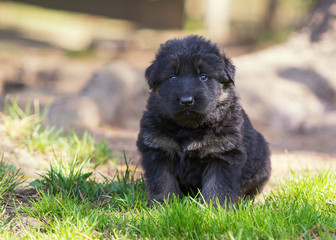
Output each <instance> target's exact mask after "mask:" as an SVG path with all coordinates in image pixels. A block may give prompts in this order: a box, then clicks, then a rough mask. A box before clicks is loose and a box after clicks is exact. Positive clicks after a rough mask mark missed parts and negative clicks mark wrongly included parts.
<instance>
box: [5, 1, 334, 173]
mask: <svg viewBox="0 0 336 240" xmlns="http://www.w3.org/2000/svg"><path fill="white" fill-rule="evenodd" d="M335 19H336V1H335V0H281V1H280V0H235V1H233V0H169V1H168V0H110V1H107V0H97V1H88V0H82V1H80V3H79V2H78V1H74V0H67V1H65V0H58V1H45V0H21V1H19V0H18V1H0V93H1V99H0V102H1V105H0V106H1V111H2V110H3V103H4V99H5V97H6V96H12V97H13V96H19V98H18V99H19V102H20V104H21V105H22V106H25V104H26V103H27V102H28V101H29V100H32V99H38V100H39V102H40V104H41V105H42V106H44V105H48V106H50V110H49V115H48V118H47V123H46V124H51V125H56V126H58V127H62V128H65V129H66V128H74V129H76V130H78V131H79V132H81V131H89V132H91V133H92V134H93V135H94V136H95V137H96V138H97V139H106V140H107V141H108V144H109V146H110V147H111V148H112V149H113V150H114V151H116V152H118V151H119V152H122V151H124V150H125V151H126V153H127V154H128V155H129V156H130V157H132V158H134V159H135V160H138V154H137V152H136V147H135V140H136V137H137V132H138V127H139V119H140V117H141V114H142V112H143V110H144V108H145V104H146V98H147V95H148V89H147V86H146V83H145V80H144V70H145V68H146V67H147V66H148V65H149V64H150V62H151V61H152V60H153V58H154V56H155V52H156V50H157V49H158V48H159V46H160V43H163V42H165V41H166V40H168V39H170V38H179V37H183V36H186V35H189V34H198V35H202V36H204V37H205V38H207V39H211V40H212V41H214V42H217V43H218V45H219V46H220V48H221V49H222V50H223V51H225V52H226V53H227V54H228V55H229V56H231V57H232V58H233V62H234V64H235V66H236V67H237V75H236V86H237V88H238V92H239V95H240V97H241V102H242V105H243V107H244V108H245V109H246V111H247V113H248V114H249V116H250V117H251V120H252V122H253V124H254V125H255V127H256V128H257V129H258V130H259V131H260V132H262V133H263V134H264V135H265V137H266V139H267V140H268V141H269V143H270V146H271V148H272V151H273V157H272V158H273V159H272V160H273V164H274V166H273V168H274V174H279V175H281V174H285V173H287V172H288V171H289V170H288V169H289V168H297V169H301V168H304V167H305V166H307V165H308V166H310V167H311V168H316V169H318V168H320V167H322V166H325V165H326V164H333V166H335V160H336V140H335V139H336V75H335V68H336V31H335V29H336V20H335ZM0 148H1V146H0Z"/></svg>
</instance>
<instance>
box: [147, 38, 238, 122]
mask: <svg viewBox="0 0 336 240" xmlns="http://www.w3.org/2000/svg"><path fill="white" fill-rule="evenodd" d="M233 77H234V66H233V65H232V64H231V62H230V60H229V59H228V58H227V57H225V56H224V55H222V54H221V53H220V52H219V50H218V47H217V46H216V45H214V44H212V43H210V42H209V41H206V40H204V39H203V38H201V37H197V36H191V37H187V38H185V39H182V40H170V41H168V42H166V43H165V44H163V45H162V46H161V48H160V50H159V52H158V53H157V55H156V58H155V60H154V62H153V64H152V65H151V66H149V67H148V68H147V70H146V78H147V81H148V84H149V86H150V88H151V90H152V93H151V95H152V96H151V97H152V99H153V100H152V102H151V103H152V104H153V105H154V108H155V110H156V111H158V112H159V114H160V115H161V116H163V117H165V118H167V119H170V120H172V121H175V122H176V123H177V124H179V125H181V126H184V127H196V126H197V125H199V124H200V123H202V122H204V121H205V120H206V117H207V116H208V115H209V114H210V113H211V112H212V111H214V109H215V108H216V106H217V105H218V104H220V103H221V102H223V101H225V99H226V94H227V92H226V89H227V88H228V87H230V85H232V84H233Z"/></svg>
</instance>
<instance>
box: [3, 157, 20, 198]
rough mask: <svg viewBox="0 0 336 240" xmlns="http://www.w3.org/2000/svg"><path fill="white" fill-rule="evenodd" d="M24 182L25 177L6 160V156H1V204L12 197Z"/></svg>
mask: <svg viewBox="0 0 336 240" xmlns="http://www.w3.org/2000/svg"><path fill="white" fill-rule="evenodd" d="M22 182H23V176H22V175H21V174H20V171H19V170H16V169H15V168H14V167H13V166H12V165H10V164H9V163H8V162H7V161H6V160H5V158H4V154H3V153H2V155H1V156H0V204H2V202H3V201H4V200H8V199H10V198H11V197H12V195H13V193H14V190H15V188H17V187H18V186H19V185H20V184H21V183H22Z"/></svg>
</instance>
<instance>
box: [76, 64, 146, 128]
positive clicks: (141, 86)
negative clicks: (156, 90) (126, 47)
mask: <svg viewBox="0 0 336 240" xmlns="http://www.w3.org/2000/svg"><path fill="white" fill-rule="evenodd" d="M143 75H144V74H143V73H142V72H139V71H137V70H135V69H133V68H132V67H130V66H129V65H128V64H127V63H125V62H122V61H117V62H113V63H111V64H109V65H107V66H106V67H104V68H103V69H101V70H99V71H97V72H96V73H95V74H93V77H92V78H91V79H90V81H89V82H88V84H87V85H86V86H85V87H84V88H83V90H82V91H81V93H80V94H81V95H82V96H86V97H88V98H90V99H92V100H93V101H94V102H95V103H96V104H97V106H98V108H99V112H100V114H101V116H102V123H105V124H112V125H117V126H120V127H127V128H137V127H138V125H139V119H140V117H141V113H142V111H143V110H144V109H145V103H146V98H147V94H148V91H147V86H146V82H145V80H144V77H143Z"/></svg>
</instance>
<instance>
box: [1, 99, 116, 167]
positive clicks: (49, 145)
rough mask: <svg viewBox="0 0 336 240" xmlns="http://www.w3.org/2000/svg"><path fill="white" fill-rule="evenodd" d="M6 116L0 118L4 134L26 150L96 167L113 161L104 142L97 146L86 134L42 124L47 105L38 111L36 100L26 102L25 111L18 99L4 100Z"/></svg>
mask: <svg viewBox="0 0 336 240" xmlns="http://www.w3.org/2000/svg"><path fill="white" fill-rule="evenodd" d="M4 109H5V110H4V112H5V114H4V115H3V116H2V118H1V119H0V120H1V122H2V123H3V125H4V128H5V132H6V134H7V135H8V136H9V137H10V138H11V139H13V140H15V141H16V142H17V143H20V144H23V145H24V146H25V147H26V148H27V149H28V150H29V151H38V152H41V153H49V154H51V155H55V154H56V155H60V156H63V155H70V156H75V155H76V157H77V159H79V160H81V161H82V162H83V161H86V160H88V159H91V160H92V162H94V163H96V164H99V163H105V162H107V161H109V160H112V159H113V158H114V155H113V152H112V150H111V149H110V148H109V147H108V146H107V142H106V141H104V140H103V141H101V142H99V143H96V142H95V139H94V138H93V137H92V136H91V135H90V134H89V133H87V132H85V133H84V134H83V135H82V136H81V137H79V136H78V135H77V134H76V133H75V132H70V133H69V132H68V133H65V132H64V131H63V130H62V129H57V128H55V127H54V126H47V125H45V124H44V121H45V118H46V116H47V114H48V110H49V108H48V106H47V107H45V108H43V109H40V105H39V102H38V101H34V102H33V104H31V103H28V104H27V105H26V106H25V108H24V109H22V108H21V107H20V106H19V104H18V99H9V98H6V100H5V105H4Z"/></svg>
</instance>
